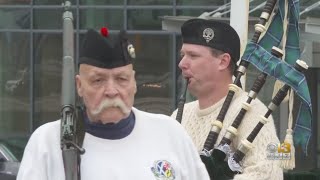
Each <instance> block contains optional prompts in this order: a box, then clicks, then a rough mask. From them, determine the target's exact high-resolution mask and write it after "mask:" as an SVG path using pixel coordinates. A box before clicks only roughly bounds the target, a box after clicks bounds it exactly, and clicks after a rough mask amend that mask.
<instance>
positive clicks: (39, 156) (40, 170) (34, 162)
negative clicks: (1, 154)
mask: <svg viewBox="0 0 320 180" xmlns="http://www.w3.org/2000/svg"><path fill="white" fill-rule="evenodd" d="M37 134H38V133H37V132H35V133H34V134H33V135H32V136H31V137H30V139H29V141H28V144H27V146H26V148H25V150H24V153H23V158H22V161H21V164H20V168H19V171H18V176H17V180H29V179H32V180H47V175H46V172H47V171H46V159H45V157H46V155H45V154H43V153H42V152H41V151H40V149H41V147H40V146H41V144H40V143H41V142H40V141H39V140H38V136H39V135H37Z"/></svg>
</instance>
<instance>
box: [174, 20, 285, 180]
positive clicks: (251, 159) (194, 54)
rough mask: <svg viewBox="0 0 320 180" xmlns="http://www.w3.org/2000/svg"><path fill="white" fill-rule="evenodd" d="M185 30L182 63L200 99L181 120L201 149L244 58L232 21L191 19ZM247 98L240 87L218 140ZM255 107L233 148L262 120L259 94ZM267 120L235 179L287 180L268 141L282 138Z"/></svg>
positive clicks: (184, 27) (185, 109) (184, 26)
mask: <svg viewBox="0 0 320 180" xmlns="http://www.w3.org/2000/svg"><path fill="white" fill-rule="evenodd" d="M181 33H182V40H183V44H182V48H181V52H180V53H181V58H182V59H181V61H180V63H179V68H180V69H181V70H182V75H183V77H185V78H186V79H188V90H189V92H190V93H191V94H192V95H193V96H195V97H196V98H197V100H196V101H193V102H189V103H187V104H186V105H185V106H184V111H183V112H184V114H183V116H182V121H181V123H182V125H183V126H184V127H185V129H186V130H187V132H188V133H189V135H190V136H191V138H192V140H193V142H194V143H195V144H196V146H197V149H198V151H199V152H200V151H201V150H202V149H203V147H204V143H205V140H206V138H207V136H208V134H209V132H210V129H211V122H212V121H213V120H215V119H217V116H218V114H219V112H220V109H221V107H222V104H223V102H224V100H225V97H226V96H227V94H228V90H229V89H228V86H229V84H232V76H233V73H234V69H235V67H236V62H237V61H238V60H239V58H240V40H239V37H238V34H237V33H236V31H235V30H234V29H233V28H232V27H231V26H230V25H228V24H225V23H222V22H219V21H214V20H204V19H191V20H188V21H186V22H185V23H184V24H183V26H182V27H181ZM246 100H247V93H246V92H244V91H242V90H240V92H238V93H237V94H236V95H235V97H234V98H233V100H232V103H231V105H230V108H229V110H228V113H227V114H226V116H225V119H224V121H223V126H222V129H221V131H220V134H219V136H218V139H217V142H216V145H217V144H219V143H220V141H221V139H222V138H223V136H224V135H225V134H226V129H227V128H228V127H229V126H230V125H231V124H232V122H233V121H234V119H235V117H236V116H237V114H238V112H239V111H240V109H241V105H242V103H243V102H246ZM251 106H252V107H253V109H252V110H251V111H248V112H247V113H246V115H245V117H244V119H243V120H242V124H241V125H240V126H239V128H238V133H237V134H238V135H237V137H236V138H234V139H233V140H232V144H231V148H232V150H233V151H234V150H235V149H236V148H238V146H239V145H240V142H241V140H243V139H245V138H247V136H248V135H249V133H250V132H251V131H252V130H253V128H254V127H255V125H256V124H257V123H258V122H259V120H260V117H259V116H260V115H263V114H265V113H266V112H267V108H266V106H265V105H264V104H263V103H262V102H261V101H259V100H258V99H256V100H254V101H253V102H252V103H251ZM176 113H177V111H175V112H174V113H173V114H172V117H176ZM269 120H270V122H269V123H267V124H266V125H265V126H264V127H263V128H262V130H261V131H260V133H259V135H258V137H257V138H256V139H255V141H254V142H253V146H254V147H253V148H252V149H251V151H249V152H248V153H247V155H246V157H245V158H244V160H243V162H242V163H243V173H242V174H238V175H236V176H234V179H235V180H240V179H241V180H242V179H243V180H248V179H250V180H251V179H252V180H253V179H259V180H262V179H273V180H279V179H283V173H282V170H281V168H280V167H279V166H278V165H279V161H277V160H268V159H267V145H268V144H269V143H278V142H279V140H278V138H277V135H276V129H275V125H274V122H273V119H272V117H270V118H269Z"/></svg>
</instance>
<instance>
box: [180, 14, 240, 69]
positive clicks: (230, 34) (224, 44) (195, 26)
mask: <svg viewBox="0 0 320 180" xmlns="http://www.w3.org/2000/svg"><path fill="white" fill-rule="evenodd" d="M181 34H182V41H183V43H188V44H197V45H203V46H208V47H211V48H214V49H217V50H221V51H223V52H226V53H229V54H230V56H231V58H232V60H233V61H234V62H235V63H236V62H237V61H238V60H239V58H240V38H239V36H238V34H237V32H236V31H235V30H234V29H233V28H232V27H231V26H230V25H229V24H226V23H223V22H219V21H215V20H206V19H190V20H188V21H186V22H185V23H184V24H183V25H182V27H181Z"/></svg>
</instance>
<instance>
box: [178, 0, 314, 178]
mask: <svg viewBox="0 0 320 180" xmlns="http://www.w3.org/2000/svg"><path fill="white" fill-rule="evenodd" d="M284 1H285V0H281V1H279V2H278V4H279V8H278V12H277V14H279V11H281V10H283V9H285V8H283V7H284ZM289 1H290V0H289ZM276 3H277V1H276V0H268V1H267V2H266V4H265V7H264V9H263V11H262V14H261V16H260V18H259V23H258V24H256V25H255V33H254V35H253V38H252V40H251V42H249V43H248V44H247V48H246V51H245V53H244V55H243V56H242V57H241V62H240V65H239V68H238V69H237V71H236V74H235V77H236V78H235V80H234V82H233V84H230V85H229V92H228V94H227V96H226V99H225V101H224V103H223V105H222V108H221V110H220V112H219V114H218V116H217V119H216V120H214V121H213V122H212V126H211V129H210V132H209V134H208V136H207V139H206V141H205V144H204V147H203V150H202V151H201V152H200V157H201V159H202V161H203V162H204V164H205V165H206V168H207V170H208V172H209V175H210V178H211V179H215V180H216V179H218V180H223V179H230V178H233V177H234V175H236V174H239V173H241V172H242V167H241V161H242V159H243V158H244V157H245V155H246V153H247V152H248V151H249V150H250V148H251V147H252V142H253V141H254V139H255V138H256V136H257V134H258V133H259V132H260V130H261V128H262V127H263V125H264V124H265V123H267V122H268V117H269V116H270V115H271V113H272V112H273V111H274V110H275V109H276V107H277V106H279V105H280V103H281V102H282V101H283V99H284V98H285V97H286V95H287V93H288V91H289V89H290V88H292V89H293V90H294V91H295V92H296V93H297V94H298V95H299V96H300V97H301V99H302V100H303V104H302V105H301V106H300V110H301V113H299V115H298V117H297V125H296V127H295V128H296V129H295V130H296V131H295V133H296V135H299V136H300V135H302V134H304V135H303V139H298V140H297V141H296V143H297V144H299V143H300V144H303V143H301V142H307V140H308V139H309V137H310V132H308V131H302V129H307V130H308V128H304V127H305V126H306V127H310V126H311V123H310V121H311V103H310V102H311V100H310V96H309V91H308V86H307V84H306V80H305V77H304V75H303V72H304V71H305V70H307V69H308V66H307V65H306V63H305V62H303V61H301V60H297V61H296V62H295V65H293V64H292V63H291V64H292V65H291V64H289V63H286V62H287V58H288V59H289V58H291V62H292V58H296V59H298V58H299V55H300V54H299V53H297V52H293V53H292V51H290V50H288V49H287V47H286V62H283V61H282V62H281V60H279V59H281V57H282V55H283V52H282V50H280V49H279V48H276V47H277V46H279V44H280V41H281V39H282V34H281V37H280V35H279V36H276V37H277V38H279V39H280V40H279V42H272V43H269V44H267V43H266V40H264V39H262V38H261V37H260V35H261V34H263V33H264V32H265V31H267V28H266V25H267V23H268V21H269V19H270V16H271V13H272V12H273V9H274V7H275V5H276ZM290 3H291V4H290ZM294 3H297V2H296V1H295V2H293V1H290V2H289V5H290V7H291V8H292V7H299V2H298V5H297V4H294ZM292 9H293V8H292ZM293 11H295V12H293V13H292V12H291V16H295V19H296V21H291V18H290V23H292V24H295V25H297V24H298V23H297V19H299V18H297V15H296V14H297V10H296V9H294V10H293ZM281 13H282V14H284V13H283V11H282V12H281ZM277 14H276V15H275V16H274V17H273V20H272V21H276V20H277V21H279V17H280V16H277ZM277 18H278V19H277ZM282 18H283V19H282V21H284V19H285V18H286V17H282ZM280 20H281V19H280ZM273 24H274V23H273V22H272V23H270V26H269V28H268V31H269V29H270V28H272V27H274V26H273ZM291 28H292V27H291ZM298 28H299V27H298ZM298 28H297V29H298ZM271 30H272V29H271ZM291 30H292V29H289V30H288V31H291ZM283 31H285V30H283ZM296 31H297V32H298V30H296ZM298 36H299V34H298V35H297V36H296V37H295V38H293V39H294V40H291V41H290V40H287V42H286V43H287V44H286V45H287V46H289V47H290V46H291V47H292V44H293V43H296V44H295V46H299V45H297V44H299V43H298V42H299V41H298V38H299V37H298ZM261 42H262V43H261ZM260 43H261V44H262V45H261V44H260ZM290 43H291V44H290ZM266 44H267V45H266ZM268 46H269V47H268ZM270 46H271V47H272V46H274V47H272V50H271V49H270V51H271V53H267V51H266V50H265V49H264V47H266V49H268V48H271V47H270ZM296 49H298V51H299V48H296ZM288 53H291V54H297V55H296V57H293V56H292V55H290V54H288ZM252 59H253V60H252ZM268 63H270V65H269V64H268ZM249 64H253V65H255V67H257V68H258V69H259V70H260V71H261V73H260V74H259V76H258V77H257V79H256V80H255V82H254V84H253V86H252V88H251V90H250V92H249V93H248V99H247V101H246V102H244V103H243V106H242V108H241V110H240V112H239V113H238V115H237V116H236V118H235V120H234V121H233V123H232V125H231V126H230V127H228V128H227V132H226V134H225V135H224V137H223V139H222V140H221V142H220V143H219V145H218V146H217V147H215V144H216V141H217V139H218V136H219V133H220V131H221V129H222V126H223V120H224V118H225V116H226V114H227V111H228V109H229V106H230V104H231V102H232V99H233V96H234V94H235V93H236V92H237V91H238V89H239V87H238V85H239V84H240V78H241V76H242V75H244V74H245V73H246V69H247V68H248V66H249ZM277 71H282V72H284V73H286V74H281V73H278V72H277ZM268 75H270V76H273V77H275V78H277V79H278V80H281V81H282V82H285V85H284V86H283V87H282V88H281V89H280V90H279V91H278V92H277V94H276V95H275V96H274V98H273V99H272V101H271V103H270V104H269V106H268V111H267V112H266V114H265V115H264V116H261V120H260V121H259V123H258V124H257V125H256V127H255V128H254V129H253V131H252V132H251V133H250V135H249V136H248V138H247V139H245V140H243V141H242V142H241V145H240V146H239V148H238V149H237V150H236V152H235V153H233V152H231V150H230V144H231V142H232V139H233V138H234V137H235V136H236V134H237V128H238V127H239V125H240V124H241V121H242V119H243V117H244V116H245V114H246V112H247V111H248V109H249V108H250V103H251V101H252V100H254V99H255V98H256V96H257V94H258V93H259V91H260V89H261V88H262V86H263V85H264V83H265V81H266V78H267V76H268ZM308 108H309V109H308ZM178 112H179V109H178ZM302 115H305V116H304V118H305V119H307V120H308V122H307V123H306V122H303V123H301V116H302ZM180 116H181V115H180ZM177 117H178V116H177ZM299 123H300V124H299ZM287 133H289V135H292V130H291V128H289V129H288V130H287ZM290 133H291V134H290ZM305 134H307V135H305ZM287 135H288V134H287ZM291 139H292V138H291ZM293 156H294V154H293ZM293 167H294V166H293ZM293 167H289V168H293Z"/></svg>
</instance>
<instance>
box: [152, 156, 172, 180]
mask: <svg viewBox="0 0 320 180" xmlns="http://www.w3.org/2000/svg"><path fill="white" fill-rule="evenodd" d="M151 171H152V172H153V174H154V176H155V177H156V178H157V180H174V179H175V172H174V169H173V167H172V165H171V163H170V162H168V161H166V160H158V161H155V162H154V164H153V167H151Z"/></svg>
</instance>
